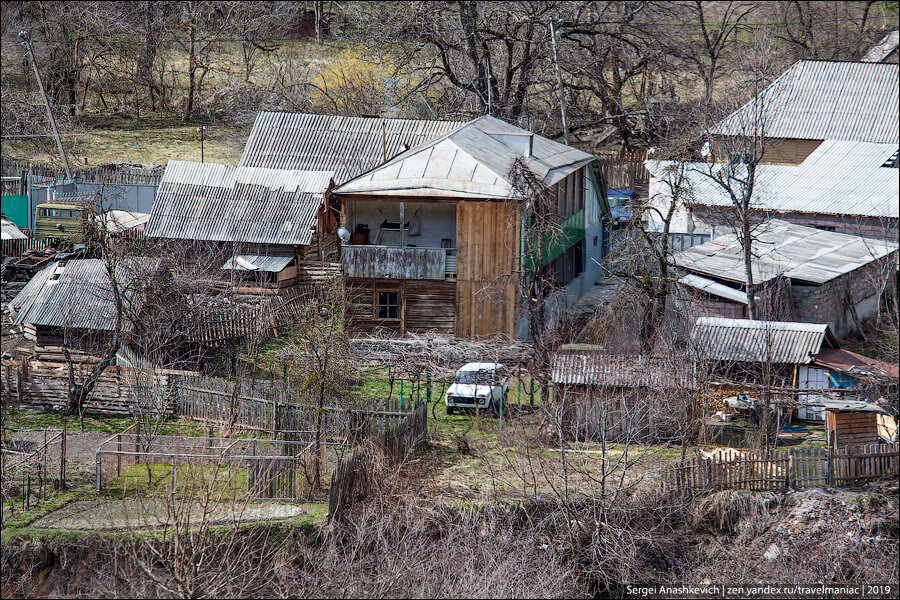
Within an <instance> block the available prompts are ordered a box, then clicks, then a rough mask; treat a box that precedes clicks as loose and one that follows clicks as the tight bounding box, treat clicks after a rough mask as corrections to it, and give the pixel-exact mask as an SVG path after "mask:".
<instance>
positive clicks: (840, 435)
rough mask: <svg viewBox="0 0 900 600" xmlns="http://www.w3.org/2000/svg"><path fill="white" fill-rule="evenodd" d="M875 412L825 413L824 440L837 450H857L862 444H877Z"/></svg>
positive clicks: (876, 414) (876, 417)
mask: <svg viewBox="0 0 900 600" xmlns="http://www.w3.org/2000/svg"><path fill="white" fill-rule="evenodd" d="M878 414H879V413H877V412H869V411H859V412H849V411H847V412H838V411H830V410H829V411H827V412H826V419H825V435H826V439H827V440H829V441H831V440H832V434H833V436H834V437H833V439H834V446H835V447H837V448H857V447H859V446H862V445H863V444H871V443H874V442H878V441H879V438H878Z"/></svg>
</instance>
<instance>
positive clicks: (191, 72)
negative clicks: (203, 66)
mask: <svg viewBox="0 0 900 600" xmlns="http://www.w3.org/2000/svg"><path fill="white" fill-rule="evenodd" d="M196 73H197V39H196V34H195V33H194V28H193V26H191V45H190V53H189V56H188V92H187V102H186V103H185V105H184V114H183V115H182V116H181V120H182V121H190V120H191V114H192V113H193V112H194V77H195V75H196Z"/></svg>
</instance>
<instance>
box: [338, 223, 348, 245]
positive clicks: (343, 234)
mask: <svg viewBox="0 0 900 600" xmlns="http://www.w3.org/2000/svg"><path fill="white" fill-rule="evenodd" d="M337 234H338V237H339V238H340V240H341V241H342V242H344V243H345V244H346V243H347V242H349V241H350V231H348V230H347V228H346V227H340V228H338V230H337Z"/></svg>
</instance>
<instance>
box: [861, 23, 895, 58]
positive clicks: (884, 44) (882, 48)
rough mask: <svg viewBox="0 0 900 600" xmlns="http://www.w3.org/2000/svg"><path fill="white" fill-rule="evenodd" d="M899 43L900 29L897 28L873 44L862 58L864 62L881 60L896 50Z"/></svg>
mask: <svg viewBox="0 0 900 600" xmlns="http://www.w3.org/2000/svg"><path fill="white" fill-rule="evenodd" d="M898 45H900V30H898V29H895V30H894V31H892V32H890V33H889V34H887V35H886V36H884V37H883V38H881V41H880V42H878V43H877V44H875V45H874V46H872V49H871V50H869V51H868V52H867V53H866V55H865V56H864V57H862V59H861V60H862V62H881V61H883V60H884V59H885V58H887V57H888V55H889V54H890V53H891V52H893V51H894V50H896V49H897V46H898Z"/></svg>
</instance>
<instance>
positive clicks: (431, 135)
mask: <svg viewBox="0 0 900 600" xmlns="http://www.w3.org/2000/svg"><path fill="white" fill-rule="evenodd" d="M462 125H463V123H460V122H458V121H428V120H417V119H388V118H373V117H344V116H339V115H312V114H307V113H282V112H260V113H259V114H258V115H257V116H256V121H255V122H254V123H253V128H252V129H251V131H250V137H249V138H248V139H247V144H246V145H245V146H244V153H243V155H242V156H241V161H240V163H239V164H240V165H241V166H243V167H264V168H269V169H302V170H307V171H333V172H334V180H335V182H336V183H338V184H340V183H343V182H345V181H347V180H349V179H351V178H353V177H356V176H357V175H359V174H361V173H364V172H366V171H368V170H369V169H371V168H373V167H375V166H377V165H380V164H382V163H383V162H385V158H388V159H390V158H393V157H394V156H397V155H398V154H400V153H401V152H403V151H405V150H407V149H409V148H413V147H416V146H418V145H420V144H422V143H424V142H427V141H429V140H433V139H436V138H439V137H441V136H442V135H444V134H446V133H449V132H450V131H453V130H455V129H458V128H459V127H461V126H462Z"/></svg>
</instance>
